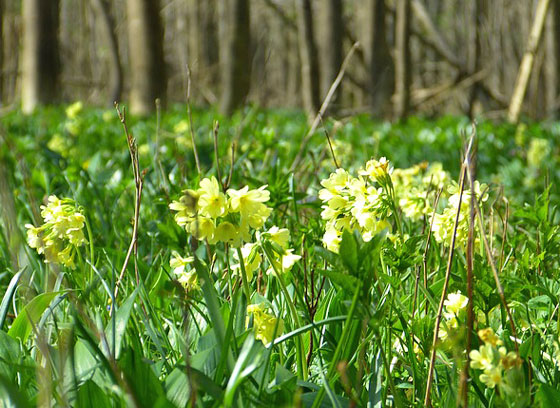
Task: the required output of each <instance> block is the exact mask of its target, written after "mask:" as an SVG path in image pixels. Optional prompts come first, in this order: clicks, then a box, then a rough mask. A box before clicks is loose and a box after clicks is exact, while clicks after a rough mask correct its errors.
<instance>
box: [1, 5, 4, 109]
mask: <svg viewBox="0 0 560 408" xmlns="http://www.w3.org/2000/svg"><path fill="white" fill-rule="evenodd" d="M3 21H4V1H3V0H0V106H2V104H3V101H4V95H3V91H4V35H3V32H4V27H3V24H2V23H3Z"/></svg>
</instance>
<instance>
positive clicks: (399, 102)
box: [394, 0, 411, 119]
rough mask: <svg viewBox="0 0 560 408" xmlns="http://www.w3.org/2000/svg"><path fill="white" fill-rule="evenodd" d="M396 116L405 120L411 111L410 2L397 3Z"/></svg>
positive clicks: (400, 1) (400, 0)
mask: <svg viewBox="0 0 560 408" xmlns="http://www.w3.org/2000/svg"><path fill="white" fill-rule="evenodd" d="M396 6H397V7H396V15H395V96H394V102H395V106H394V115H395V117H396V118H397V119H403V118H404V117H406V116H407V115H408V111H409V109H410V82H411V75H410V0H397V1H396Z"/></svg>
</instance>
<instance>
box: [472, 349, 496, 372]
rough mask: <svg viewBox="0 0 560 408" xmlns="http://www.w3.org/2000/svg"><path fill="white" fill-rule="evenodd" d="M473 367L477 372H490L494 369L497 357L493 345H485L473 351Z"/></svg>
mask: <svg viewBox="0 0 560 408" xmlns="http://www.w3.org/2000/svg"><path fill="white" fill-rule="evenodd" d="M469 356H470V358H471V367H472V368H474V369H477V370H488V369H491V368H493V367H494V365H495V364H494V363H495V360H496V359H497V357H498V356H497V355H496V354H495V349H494V347H493V346H492V345H491V344H485V345H483V346H481V347H480V348H479V349H478V350H472V351H471V352H470V354H469Z"/></svg>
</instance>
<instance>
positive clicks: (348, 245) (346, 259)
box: [338, 229, 358, 274]
mask: <svg viewBox="0 0 560 408" xmlns="http://www.w3.org/2000/svg"><path fill="white" fill-rule="evenodd" d="M338 254H339V256H340V259H341V260H342V263H343V264H344V265H345V266H346V267H347V268H348V269H349V271H350V272H352V273H354V274H355V273H356V272H357V271H358V244H357V243H356V240H355V239H354V236H353V235H352V233H351V232H350V231H348V230H346V229H345V230H344V231H343V232H342V240H341V241H340V247H339V249H338Z"/></svg>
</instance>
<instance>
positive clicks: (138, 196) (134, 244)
mask: <svg viewBox="0 0 560 408" xmlns="http://www.w3.org/2000/svg"><path fill="white" fill-rule="evenodd" d="M115 109H116V110H117V114H118V116H119V120H120V121H121V124H122V126H123V130H124V133H125V136H126V141H127V144H128V151H129V153H130V159H131V161H132V172H133V174H134V185H135V196H134V224H133V227H132V238H131V240H130V245H129V246H128V251H127V253H126V257H125V259H124V263H123V266H122V269H121V272H120V274H119V278H118V280H117V282H116V284H115V303H116V299H117V295H118V294H119V285H120V283H121V281H122V279H123V277H124V272H125V271H126V267H127V266H128V262H129V261H130V257H131V255H132V253H133V252H134V274H135V276H136V283H137V284H138V283H139V281H140V278H139V275H138V262H137V261H138V225H139V219H140V202H141V201H142V190H143V187H144V175H145V171H144V172H140V165H139V162H138V146H137V144H136V139H134V138H133V137H132V135H131V134H130V133H129V131H128V127H127V125H126V110H125V109H124V108H123V110H122V111H121V110H120V109H119V104H118V103H116V102H115ZM113 309H114V305H113V307H112V308H111V313H112V312H113Z"/></svg>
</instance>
